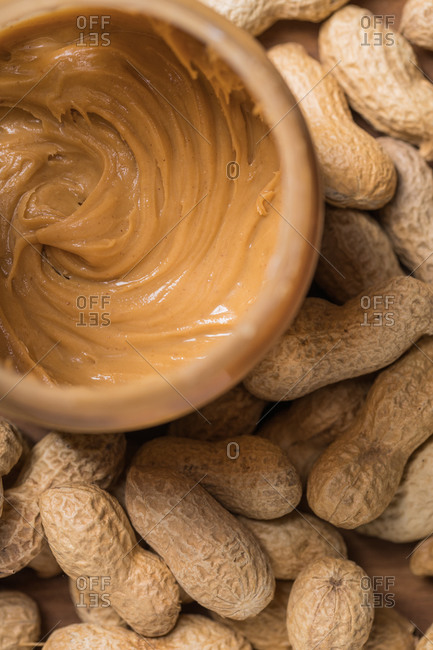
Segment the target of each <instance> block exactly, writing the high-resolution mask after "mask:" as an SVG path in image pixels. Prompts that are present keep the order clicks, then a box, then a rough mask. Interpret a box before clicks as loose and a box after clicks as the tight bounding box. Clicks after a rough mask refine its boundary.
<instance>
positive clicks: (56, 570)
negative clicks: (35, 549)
mask: <svg viewBox="0 0 433 650" xmlns="http://www.w3.org/2000/svg"><path fill="white" fill-rule="evenodd" d="M27 566H28V567H29V568H30V569H33V571H36V573H37V574H38V576H39V578H53V577H54V576H58V575H60V574H61V573H62V570H61V568H60V567H59V565H58V564H57V562H56V558H55V557H54V555H53V554H52V551H51V549H50V546H49V544H48V542H47V541H46V540H45V539H44V540H43V542H42V547H41V550H40V552H39V553H38V555H37V556H36V557H35V558H33V560H32V561H31V562H29V563H28V565H27Z"/></svg>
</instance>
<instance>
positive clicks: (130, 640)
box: [44, 623, 153, 650]
mask: <svg viewBox="0 0 433 650" xmlns="http://www.w3.org/2000/svg"><path fill="white" fill-rule="evenodd" d="M152 643H153V640H152ZM151 648H152V646H151V645H149V643H148V642H147V641H146V639H144V638H142V637H140V636H138V634H136V633H135V632H131V631H130V630H125V629H123V628H121V627H105V628H104V627H102V626H100V625H95V624H91V623H88V624H87V623H83V624H79V623H78V624H75V625H68V626H67V627H62V628H60V629H59V630H55V631H54V632H53V633H52V634H51V635H50V637H49V639H48V641H47V642H46V643H45V645H44V650H150V649H151Z"/></svg>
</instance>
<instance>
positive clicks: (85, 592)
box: [69, 578, 126, 627]
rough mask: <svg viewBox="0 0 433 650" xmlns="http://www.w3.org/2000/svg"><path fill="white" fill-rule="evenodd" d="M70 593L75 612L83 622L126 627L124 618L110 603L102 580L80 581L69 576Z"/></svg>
mask: <svg viewBox="0 0 433 650" xmlns="http://www.w3.org/2000/svg"><path fill="white" fill-rule="evenodd" d="M77 585H79V587H78V586H77ZM69 593H70V596H71V600H72V604H73V605H74V607H75V612H76V614H77V616H78V618H79V619H80V621H82V622H83V623H93V624H95V625H107V626H109V627H116V626H120V627H126V623H125V621H124V620H123V618H122V617H121V616H119V614H118V613H117V612H116V610H115V609H114V607H113V606H112V605H109V604H108V602H107V600H108V598H107V595H106V592H105V590H104V589H103V588H102V583H101V582H98V583H96V584H95V582H94V583H92V584H91V583H90V581H89V580H88V579H85V580H84V581H80V580H78V579H74V578H69Z"/></svg>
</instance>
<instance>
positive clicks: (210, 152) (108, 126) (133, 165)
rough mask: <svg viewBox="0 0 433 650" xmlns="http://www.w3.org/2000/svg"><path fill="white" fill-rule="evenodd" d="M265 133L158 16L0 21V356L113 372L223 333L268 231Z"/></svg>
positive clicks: (272, 186) (54, 370)
mask: <svg viewBox="0 0 433 650" xmlns="http://www.w3.org/2000/svg"><path fill="white" fill-rule="evenodd" d="M92 15H93V16H96V19H93V20H92V21H91V20H90V16H92ZM107 19H108V20H107ZM268 131H269V126H268V125H266V124H265V123H264V122H263V121H262V120H261V118H260V116H259V115H258V114H257V111H255V108H254V103H253V101H252V100H251V98H250V97H249V94H248V92H247V91H246V90H245V89H244V88H243V86H242V84H241V82H240V81H239V79H238V78H237V77H236V76H235V75H234V74H233V73H232V72H231V71H230V70H229V69H228V68H227V67H226V66H225V64H223V63H222V62H221V61H220V60H219V59H218V58H217V57H216V56H215V55H214V54H212V53H211V52H208V51H207V50H206V48H205V47H204V46H202V45H200V44H199V43H198V42H197V41H195V40H193V39H192V38H191V37H189V36H187V35H185V34H183V33H180V32H177V31H175V30H174V29H172V28H170V27H168V26H167V25H163V24H160V23H157V22H155V21H153V22H151V21H149V20H146V19H145V18H143V17H140V16H129V17H128V16H126V15H122V14H120V13H115V12H110V15H109V16H105V17H103V16H101V12H100V11H93V12H92V11H89V10H88V9H86V10H85V11H83V12H79V11H76V12H74V13H72V12H65V13H62V14H56V15H55V16H54V15H53V16H52V17H51V18H50V17H47V16H45V17H42V18H38V19H37V20H33V21H32V22H28V23H26V24H23V25H22V26H20V27H12V28H9V29H8V30H5V31H3V32H2V33H1V34H0V215H1V217H0V264H1V266H0V354H1V357H2V362H3V363H4V364H7V365H11V366H12V367H14V368H16V369H17V370H18V371H20V372H27V371H29V370H30V369H32V368H33V370H32V375H35V376H38V377H39V378H40V379H42V380H44V381H46V382H56V383H59V384H73V385H80V384H85V385H89V384H95V383H98V382H99V383H102V382H116V383H117V382H127V381H130V380H133V379H138V378H140V377H142V376H143V375H147V374H151V373H155V372H160V373H163V374H164V375H167V374H168V375H169V374H170V372H171V371H173V370H175V369H178V368H179V366H180V365H181V364H186V363H188V362H191V361H194V360H196V359H200V358H204V357H205V356H206V355H207V354H208V353H209V351H210V350H212V349H213V348H214V346H216V345H217V344H218V341H220V340H221V337H227V336H230V334H231V333H232V332H233V330H234V328H235V327H236V324H237V323H238V321H239V319H240V318H244V317H245V314H246V312H247V310H248V309H249V308H250V307H251V306H252V304H253V303H254V302H255V300H256V298H257V296H258V294H259V293H260V292H261V291H263V290H264V291H266V281H267V280H266V271H267V267H268V264H269V261H270V258H271V257H272V253H273V251H274V249H275V246H276V240H277V233H278V228H279V226H280V220H281V217H280V216H279V214H278V212H277V210H278V207H279V204H280V201H279V198H280V197H279V190H278V179H279V171H278V170H279V162H278V156H277V153H276V149H275V146H274V143H273V140H272V135H271V134H268ZM267 134H268V135H267ZM232 162H235V163H236V164H230V163H232ZM272 206H274V207H275V208H277V210H275V209H274V207H272Z"/></svg>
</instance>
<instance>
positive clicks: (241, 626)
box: [212, 580, 293, 650]
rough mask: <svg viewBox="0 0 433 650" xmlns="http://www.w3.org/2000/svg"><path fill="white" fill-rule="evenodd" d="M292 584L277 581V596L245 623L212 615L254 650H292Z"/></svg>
mask: <svg viewBox="0 0 433 650" xmlns="http://www.w3.org/2000/svg"><path fill="white" fill-rule="evenodd" d="M292 584H293V583H292V582H289V581H284V580H277V584H276V588H275V596H274V598H273V599H272V601H271V602H270V603H269V605H268V606H267V607H265V609H264V610H263V611H262V612H260V614H257V616H254V617H253V618H247V619H245V621H232V620H230V619H229V618H222V617H221V616H217V615H216V614H212V618H213V619H214V620H216V621H219V622H221V623H224V624H225V625H228V627H230V628H231V629H232V630H235V631H236V632H239V633H240V634H242V635H243V636H244V637H245V638H246V639H248V641H249V642H250V643H251V645H252V646H253V648H254V650H290V643H289V637H288V634H287V625H286V614H287V603H288V601H289V595H290V591H291V589H292Z"/></svg>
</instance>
